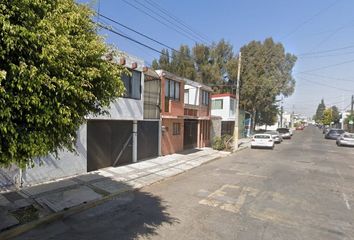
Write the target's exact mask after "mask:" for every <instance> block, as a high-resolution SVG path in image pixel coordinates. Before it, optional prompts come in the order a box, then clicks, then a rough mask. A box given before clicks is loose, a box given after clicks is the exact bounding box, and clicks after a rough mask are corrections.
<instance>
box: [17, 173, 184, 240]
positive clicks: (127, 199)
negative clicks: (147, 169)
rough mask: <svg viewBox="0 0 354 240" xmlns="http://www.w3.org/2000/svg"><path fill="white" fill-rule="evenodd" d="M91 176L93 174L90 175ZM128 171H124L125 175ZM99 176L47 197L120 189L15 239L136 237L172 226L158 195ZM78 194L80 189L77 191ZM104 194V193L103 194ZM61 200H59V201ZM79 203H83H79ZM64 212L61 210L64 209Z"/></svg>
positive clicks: (71, 198) (171, 218)
mask: <svg viewBox="0 0 354 240" xmlns="http://www.w3.org/2000/svg"><path fill="white" fill-rule="evenodd" d="M91 175H93V176H91V177H92V178H93V179H94V178H95V177H96V176H94V175H97V174H91ZM128 175H129V174H127V176H128ZM97 177H100V178H99V179H95V180H91V181H88V182H86V183H85V184H84V183H81V184H79V185H78V186H76V187H73V188H72V189H68V188H67V189H65V190H63V191H62V192H61V193H58V192H55V193H53V194H54V195H53V196H49V197H47V199H49V200H50V201H52V202H53V204H55V199H58V201H59V199H60V198H65V197H66V198H68V200H67V201H69V202H70V201H75V199H78V198H81V199H84V198H85V196H83V195H82V196H78V195H75V192H71V193H70V194H71V195H69V193H68V192H69V191H73V190H75V189H82V188H85V189H86V188H90V191H92V193H90V194H88V192H87V191H86V192H84V194H86V195H87V196H89V195H95V194H99V195H108V192H114V191H115V190H117V191H118V189H120V191H121V190H122V189H124V192H123V193H121V194H119V195H117V196H114V197H111V198H110V199H109V200H107V201H106V202H104V203H103V204H100V205H98V206H96V207H94V208H90V209H87V210H84V211H82V212H79V213H76V214H72V215H69V216H66V217H65V218H63V219H61V220H58V221H56V222H52V223H50V224H46V225H41V226H39V227H38V228H36V229H34V230H32V231H30V232H27V233H24V234H22V235H20V236H18V237H16V238H15V239H51V240H52V239H75V240H77V239H99V240H104V239H137V238H138V237H143V238H144V237H146V238H149V237H150V236H153V235H155V234H156V230H157V229H158V228H159V226H161V225H165V224H167V225H173V224H176V223H179V220H178V219H176V218H173V217H172V216H170V214H169V213H168V203H166V202H164V201H163V200H162V199H161V198H160V197H159V196H155V195H152V194H151V193H149V192H145V191H143V190H142V189H139V190H134V189H133V187H132V186H131V185H129V184H127V183H124V182H121V181H117V180H115V179H113V178H110V177H102V176H97ZM77 193H78V194H80V191H77ZM105 193H106V194H105ZM61 201H62V202H63V200H61ZM82 204H86V203H85V202H83V203H82ZM64 211H65V210H64Z"/></svg>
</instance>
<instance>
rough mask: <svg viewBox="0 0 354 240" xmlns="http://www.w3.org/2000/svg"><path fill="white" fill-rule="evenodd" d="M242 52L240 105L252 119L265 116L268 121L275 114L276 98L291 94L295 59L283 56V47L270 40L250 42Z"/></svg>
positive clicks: (292, 56)
mask: <svg viewBox="0 0 354 240" xmlns="http://www.w3.org/2000/svg"><path fill="white" fill-rule="evenodd" d="M241 52H242V65H241V66H242V69H241V86H240V106H241V107H242V108H243V109H245V110H247V111H249V112H251V113H253V116H259V115H264V113H266V115H269V117H267V118H268V119H270V120H271V118H272V116H274V114H275V111H274V110H275V109H274V106H273V105H274V104H275V102H276V96H278V95H280V94H282V95H283V96H285V97H286V96H289V95H291V94H292V93H293V91H294V87H295V80H294V78H293V77H292V69H293V67H294V65H295V62H296V56H294V55H292V54H289V53H286V52H285V49H284V47H283V45H282V44H281V43H275V42H274V41H273V39H271V38H268V39H266V40H265V41H264V42H259V41H252V42H250V43H249V44H247V45H245V46H243V47H242V48H241ZM259 119H260V118H259V117H258V118H256V119H255V122H256V123H258V121H259ZM267 122H268V121H267ZM253 123H254V121H253Z"/></svg>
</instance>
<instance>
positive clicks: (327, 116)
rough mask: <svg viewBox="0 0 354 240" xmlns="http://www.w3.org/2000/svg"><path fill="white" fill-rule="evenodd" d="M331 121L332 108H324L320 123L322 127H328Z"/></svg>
mask: <svg viewBox="0 0 354 240" xmlns="http://www.w3.org/2000/svg"><path fill="white" fill-rule="evenodd" d="M332 119H333V115H332V108H326V109H325V110H324V111H323V116H322V119H321V122H322V124H323V125H330V124H331V122H332Z"/></svg>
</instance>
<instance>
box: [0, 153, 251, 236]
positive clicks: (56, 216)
mask: <svg viewBox="0 0 354 240" xmlns="http://www.w3.org/2000/svg"><path fill="white" fill-rule="evenodd" d="M246 148H248V147H247V146H245V147H240V148H239V149H238V150H237V151H235V152H230V154H232V153H236V152H238V151H242V150H244V149H246ZM230 154H228V155H225V156H217V157H215V158H213V159H210V160H209V161H207V162H204V163H201V164H200V165H198V166H195V167H193V168H190V169H188V170H185V171H183V172H180V173H178V174H175V175H172V176H169V177H165V178H163V179H161V180H159V181H156V182H153V183H150V184H147V185H144V186H141V187H135V188H126V189H122V190H121V191H118V192H116V193H112V194H109V195H107V196H102V198H101V199H99V200H94V201H91V202H87V203H83V204H81V205H78V206H74V207H71V208H69V209H66V210H63V211H61V212H57V213H52V214H49V215H47V216H44V217H42V218H40V219H37V220H35V221H33V222H29V223H25V224H22V225H18V226H15V227H13V228H10V229H8V230H5V231H3V232H0V239H10V238H14V237H16V236H19V235H21V234H23V233H25V232H28V231H31V230H33V229H35V228H37V227H39V226H41V225H43V224H49V223H51V222H54V221H57V220H60V219H64V218H66V217H69V216H71V215H73V214H76V213H80V212H82V211H85V210H88V209H91V208H94V207H96V206H98V205H101V204H103V203H105V202H107V201H109V200H111V199H112V198H114V197H117V196H118V195H120V194H123V193H126V192H130V191H136V190H138V189H140V188H143V187H146V186H149V185H151V184H155V183H158V182H161V181H164V180H167V179H169V178H171V177H175V176H178V175H180V174H183V173H186V172H187V171H189V170H192V169H195V168H197V167H199V166H202V165H205V164H207V163H210V162H212V161H216V160H218V159H220V158H224V157H227V156H229V155H230Z"/></svg>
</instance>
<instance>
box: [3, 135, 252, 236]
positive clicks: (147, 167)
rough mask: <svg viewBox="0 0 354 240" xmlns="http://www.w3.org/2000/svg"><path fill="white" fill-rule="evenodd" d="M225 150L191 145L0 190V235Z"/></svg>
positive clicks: (97, 201) (64, 213)
mask: <svg viewBox="0 0 354 240" xmlns="http://www.w3.org/2000/svg"><path fill="white" fill-rule="evenodd" d="M248 145H249V141H247V140H242V144H241V147H240V150H242V149H244V148H246V147H248ZM229 154H230V152H223V151H216V150H213V149H211V148H203V149H193V150H189V151H184V152H181V153H177V154H172V155H167V156H162V157H157V158H154V159H150V160H146V161H142V162H138V163H134V164H130V165H126V166H121V167H109V168H105V169H100V170H98V171H94V172H90V173H87V174H82V175H79V176H74V177H71V178H67V179H61V180H58V181H53V182H50V183H46V184H41V185H37V186H32V187H27V188H23V189H21V190H17V191H12V192H3V193H0V239H6V238H9V237H13V236H16V235H18V234H21V233H23V232H25V231H28V230H30V229H32V228H34V227H36V226H38V225H40V224H42V223H44V222H50V221H54V220H56V219H60V218H62V217H65V216H68V215H70V214H74V213H76V212H79V211H83V210H85V209H88V208H90V207H94V206H96V205H98V204H100V203H102V202H104V201H106V200H108V199H111V198H112V197H114V196H116V195H118V194H120V193H122V192H125V191H130V190H135V189H139V188H141V187H144V186H147V185H150V184H153V183H155V182H158V181H161V180H163V179H165V178H168V177H172V176H175V175H177V174H180V173H183V172H185V171H188V170H189V169H192V168H195V167H197V166H200V165H201V164H204V163H206V162H209V161H212V160H215V159H218V158H220V157H225V156H227V155H229Z"/></svg>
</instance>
